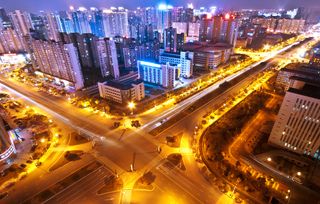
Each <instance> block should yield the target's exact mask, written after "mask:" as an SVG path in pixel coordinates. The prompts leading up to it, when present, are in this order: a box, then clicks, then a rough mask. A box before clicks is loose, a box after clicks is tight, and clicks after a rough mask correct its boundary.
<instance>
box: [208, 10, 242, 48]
mask: <svg viewBox="0 0 320 204" xmlns="http://www.w3.org/2000/svg"><path fill="white" fill-rule="evenodd" d="M213 19H214V22H213V25H214V26H213V30H212V39H211V41H212V42H215V43H217V42H225V43H228V44H230V45H232V46H233V47H235V45H236V42H237V37H238V21H237V19H235V17H233V16H231V15H230V14H228V13H227V14H225V15H224V16H222V15H220V16H214V17H213Z"/></svg>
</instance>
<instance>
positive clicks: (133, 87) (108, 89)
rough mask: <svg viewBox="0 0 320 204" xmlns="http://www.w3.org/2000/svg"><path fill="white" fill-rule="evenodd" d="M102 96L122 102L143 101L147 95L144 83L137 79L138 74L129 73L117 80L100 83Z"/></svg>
mask: <svg viewBox="0 0 320 204" xmlns="http://www.w3.org/2000/svg"><path fill="white" fill-rule="evenodd" d="M98 88H99V94H100V97H101V98H105V99H108V100H111V101H115V102H117V103H120V104H124V103H127V102H129V101H141V100H142V99H143V98H144V97H145V93H144V83H143V81H142V80H141V79H137V74H128V75H126V76H123V77H121V78H119V79H117V80H110V81H106V82H104V83H98Z"/></svg>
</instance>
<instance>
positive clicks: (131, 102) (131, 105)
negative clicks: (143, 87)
mask: <svg viewBox="0 0 320 204" xmlns="http://www.w3.org/2000/svg"><path fill="white" fill-rule="evenodd" d="M135 107H136V104H135V103H134V102H133V101H130V102H129V103H128V108H129V109H130V110H131V115H132V114H133V109H134V108H135Z"/></svg>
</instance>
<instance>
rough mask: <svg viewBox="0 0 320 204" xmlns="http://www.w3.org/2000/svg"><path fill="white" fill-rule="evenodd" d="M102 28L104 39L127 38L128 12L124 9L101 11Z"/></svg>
mask: <svg viewBox="0 0 320 204" xmlns="http://www.w3.org/2000/svg"><path fill="white" fill-rule="evenodd" d="M103 27H104V31H105V36H106V37H114V36H121V37H128V36H129V25H128V12H127V10H126V9H124V8H122V7H119V8H118V9H116V8H111V9H105V10H103Z"/></svg>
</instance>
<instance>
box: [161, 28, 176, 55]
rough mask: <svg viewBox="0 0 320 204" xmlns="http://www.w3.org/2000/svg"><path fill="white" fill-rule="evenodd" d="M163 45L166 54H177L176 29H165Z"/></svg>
mask: <svg viewBox="0 0 320 204" xmlns="http://www.w3.org/2000/svg"><path fill="white" fill-rule="evenodd" d="M163 44H164V50H165V51H166V52H177V29H175V28H172V27H170V28H166V29H165V32H164V43H163Z"/></svg>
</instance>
